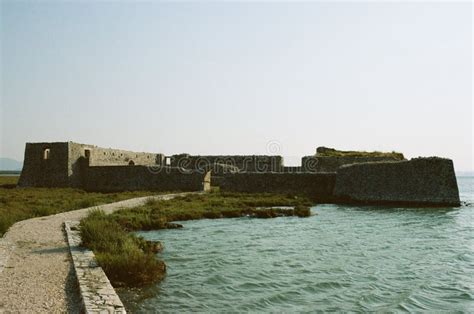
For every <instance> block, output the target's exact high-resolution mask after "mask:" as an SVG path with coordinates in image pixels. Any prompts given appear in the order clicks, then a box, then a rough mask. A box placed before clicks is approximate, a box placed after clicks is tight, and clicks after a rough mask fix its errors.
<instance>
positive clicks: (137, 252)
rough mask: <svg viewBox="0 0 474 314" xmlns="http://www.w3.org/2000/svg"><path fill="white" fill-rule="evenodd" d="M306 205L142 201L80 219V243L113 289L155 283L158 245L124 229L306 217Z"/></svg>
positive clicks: (210, 199) (264, 200)
mask: <svg viewBox="0 0 474 314" xmlns="http://www.w3.org/2000/svg"><path fill="white" fill-rule="evenodd" d="M311 205H312V203H311V201H310V200H309V199H307V198H305V197H297V196H291V195H278V194H239V193H221V192H213V193H208V194H188V195H185V196H180V197H176V198H173V199H171V200H166V201H165V200H152V199H150V200H148V201H147V202H146V203H145V205H143V206H140V207H136V208H130V209H122V210H120V211H116V212H114V213H113V214H110V215H107V216H106V215H104V213H103V212H100V211H93V212H91V214H90V215H89V216H88V217H87V218H86V219H84V220H82V221H81V234H82V241H83V245H84V246H86V247H88V248H90V249H92V250H93V251H94V253H95V255H96V257H97V261H98V263H99V265H100V266H101V267H102V268H103V269H104V271H105V273H106V274H107V276H108V277H109V279H110V281H111V282H112V284H113V285H115V286H121V285H127V286H139V285H145V284H148V283H151V282H153V281H156V280H160V279H161V278H162V276H163V274H164V272H165V268H166V267H165V265H164V263H163V262H162V261H159V260H158V259H156V258H155V256H154V255H153V253H154V252H157V251H159V249H160V248H161V245H160V244H159V243H154V242H149V241H145V240H144V239H143V238H140V237H137V236H135V235H134V234H133V233H130V231H138V230H153V229H165V228H176V227H180V226H181V225H178V224H176V223H173V222H175V221H182V220H191V219H202V218H208V219H215V218H234V217H242V216H250V217H255V218H273V217H280V216H299V217H308V216H310V214H311V211H310V208H309V206H311Z"/></svg>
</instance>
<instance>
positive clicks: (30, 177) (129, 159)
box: [19, 142, 164, 188]
mask: <svg viewBox="0 0 474 314" xmlns="http://www.w3.org/2000/svg"><path fill="white" fill-rule="evenodd" d="M47 149H48V150H49V153H48V158H47V159H46V158H45V150H47ZM163 160H164V155H163V154H153V153H139V152H131V151H125V150H119V149H110V148H101V147H97V146H95V145H87V144H79V143H74V142H57V143H27V144H26V148H25V162H24V167H23V171H22V175H21V177H20V181H19V186H23V187H26V186H31V187H76V188H81V187H82V186H83V184H84V180H85V178H84V175H83V172H84V171H83V169H84V168H85V167H87V165H91V166H96V165H97V166H109V165H129V164H133V165H147V166H157V165H162V164H163Z"/></svg>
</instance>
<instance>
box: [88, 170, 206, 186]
mask: <svg viewBox="0 0 474 314" xmlns="http://www.w3.org/2000/svg"><path fill="white" fill-rule="evenodd" d="M210 181H211V175H210V173H209V172H208V173H201V172H199V171H191V170H189V171H183V170H182V169H179V168H171V167H159V168H150V167H146V166H133V167H129V166H96V167H87V168H85V169H84V181H83V182H84V184H83V187H84V189H85V190H87V191H98V192H119V191H134V190H149V191H182V192H189V191H207V190H209V189H210Z"/></svg>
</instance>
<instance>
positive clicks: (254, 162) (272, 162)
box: [170, 154, 283, 174]
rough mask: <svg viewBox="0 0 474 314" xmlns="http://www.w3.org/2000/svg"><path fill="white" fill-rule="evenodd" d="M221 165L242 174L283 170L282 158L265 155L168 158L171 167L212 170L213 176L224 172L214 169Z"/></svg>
mask: <svg viewBox="0 0 474 314" xmlns="http://www.w3.org/2000/svg"><path fill="white" fill-rule="evenodd" d="M216 164H223V165H227V166H229V168H228V169H230V168H232V167H236V168H238V169H239V170H240V171H244V172H280V171H281V169H282V168H283V157H281V156H265V155H236V156H230V155H229V156H191V155H188V154H180V155H173V156H171V157H170V165H171V166H172V167H182V168H185V169H193V170H202V171H207V170H213V173H215V174H223V173H221V172H222V171H223V170H225V169H224V168H223V167H217V168H216V167H215V165H216Z"/></svg>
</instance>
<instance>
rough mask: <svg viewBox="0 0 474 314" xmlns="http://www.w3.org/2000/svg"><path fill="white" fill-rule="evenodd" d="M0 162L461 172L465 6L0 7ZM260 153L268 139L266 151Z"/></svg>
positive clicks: (468, 121)
mask: <svg viewBox="0 0 474 314" xmlns="http://www.w3.org/2000/svg"><path fill="white" fill-rule="evenodd" d="M1 11H2V12H1V109H0V110H1V111H0V123H1V128H0V132H1V134H0V156H3V157H11V158H15V159H18V160H22V159H23V150H24V144H25V142H37V141H69V140H72V141H76V142H82V143H90V144H96V145H99V146H105V147H116V148H123V149H130V150H137V151H151V152H162V153H165V154H173V153H181V152H188V153H191V154H253V153H257V154H265V153H267V152H268V150H269V148H268V147H269V146H270V150H272V151H273V152H275V151H276V153H278V154H281V155H283V156H285V160H286V161H287V164H298V163H299V158H300V157H301V156H303V155H310V154H313V153H314V151H315V148H316V147H317V146H330V147H336V148H341V149H362V150H389V151H391V150H397V151H402V152H404V153H405V154H406V155H407V156H408V157H416V156H433V155H438V156H443V157H449V158H452V159H454V162H455V167H456V170H472V169H474V166H473V146H472V142H473V133H472V123H473V110H472V90H473V81H472V73H473V67H472V53H473V51H472V41H473V38H472V36H473V34H472V12H473V11H472V4H471V3H470V2H464V3H458V4H449V3H439V2H438V3H426V2H413V3H410V2H398V3H397V2H395V3H384V4H376V3H374V2H367V3H364V2H357V3H342V2H337V3H330V2H319V3H316V2H315V3H305V4H301V3H299V4H290V3H279V4H277V3H269V2H267V3H260V4H257V3H220V4H219V3H211V2H202V3H196V2H194V3H183V2H181V3H177V2H176V3H172V2H148V3H132V2H102V3H99V2H92V1H91V2H87V1H81V2H36V3H34V4H33V3H30V2H13V1H11V2H9V1H1ZM268 143H270V145H269V144H268Z"/></svg>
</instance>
